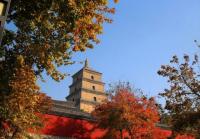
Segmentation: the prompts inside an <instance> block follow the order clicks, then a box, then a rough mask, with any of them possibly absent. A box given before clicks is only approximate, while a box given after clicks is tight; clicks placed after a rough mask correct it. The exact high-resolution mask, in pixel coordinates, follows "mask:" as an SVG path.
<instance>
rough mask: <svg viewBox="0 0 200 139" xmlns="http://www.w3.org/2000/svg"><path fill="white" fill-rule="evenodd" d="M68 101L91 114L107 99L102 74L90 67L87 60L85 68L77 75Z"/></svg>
mask: <svg viewBox="0 0 200 139" xmlns="http://www.w3.org/2000/svg"><path fill="white" fill-rule="evenodd" d="M72 78H73V81H72V84H71V85H70V86H69V88H70V92H69V95H68V96H67V97H66V99H67V101H71V102H74V103H75V107H77V108H79V109H80V110H81V111H84V112H87V113H90V112H91V111H93V110H94V107H95V106H96V105H98V104H100V103H102V102H103V101H105V100H106V99H107V96H106V93H105V91H104V83H103V82H102V73H100V72H97V71H95V70H93V69H92V68H90V67H89V63H88V60H87V59H86V61H85V65H84V67H83V68H82V69H81V70H80V71H78V72H77V73H75V74H74V75H73V76H72Z"/></svg>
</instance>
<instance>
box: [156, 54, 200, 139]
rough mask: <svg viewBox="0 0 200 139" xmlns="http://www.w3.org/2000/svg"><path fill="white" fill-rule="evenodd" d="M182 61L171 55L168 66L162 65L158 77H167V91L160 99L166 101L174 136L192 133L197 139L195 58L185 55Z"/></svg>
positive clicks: (199, 105)
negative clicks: (162, 98)
mask: <svg viewBox="0 0 200 139" xmlns="http://www.w3.org/2000/svg"><path fill="white" fill-rule="evenodd" d="M183 59H184V61H183V62H181V61H180V60H179V58H178V57H177V56H173V58H172V60H171V61H170V65H162V66H161V69H160V70H159V71H158V74H159V75H161V76H163V77H165V78H167V79H168V83H169V88H168V89H165V90H164V92H163V93H160V95H161V96H163V97H165V99H166V106H165V108H166V110H168V112H169V114H170V117H171V118H170V119H171V120H170V121H171V122H170V123H171V126H172V130H173V131H174V132H173V133H174V134H173V135H172V137H173V136H175V135H176V134H177V133H178V134H192V135H193V136H195V137H196V138H200V78H199V77H200V71H199V63H198V56H197V55H195V56H194V58H193V59H190V57H189V56H188V55H184V57H183Z"/></svg>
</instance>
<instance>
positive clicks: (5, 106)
mask: <svg viewBox="0 0 200 139" xmlns="http://www.w3.org/2000/svg"><path fill="white" fill-rule="evenodd" d="M21 60H22V59H19V61H21ZM19 61H18V62H19ZM20 63H21V64H18V67H16V68H15V69H13V70H14V74H13V76H12V77H10V80H9V89H10V90H9V94H0V95H1V97H0V99H1V100H0V137H4V138H11V139H12V138H13V139H18V138H19V139H21V138H22V137H23V136H25V135H26V133H27V130H28V129H30V128H32V129H36V128H39V127H41V126H42V120H44V119H43V118H42V116H41V114H43V113H45V112H47V111H48V109H49V108H50V105H51V99H50V98H49V97H47V96H46V95H45V94H43V93H41V92H39V87H38V86H37V85H36V76H35V74H34V72H33V70H32V69H31V68H30V67H28V66H27V65H24V63H23V61H21V62H20ZM9 136H10V137H9Z"/></svg>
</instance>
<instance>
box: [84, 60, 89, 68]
mask: <svg viewBox="0 0 200 139" xmlns="http://www.w3.org/2000/svg"><path fill="white" fill-rule="evenodd" d="M84 67H85V68H89V62H88V59H87V58H86V60H85V66H84Z"/></svg>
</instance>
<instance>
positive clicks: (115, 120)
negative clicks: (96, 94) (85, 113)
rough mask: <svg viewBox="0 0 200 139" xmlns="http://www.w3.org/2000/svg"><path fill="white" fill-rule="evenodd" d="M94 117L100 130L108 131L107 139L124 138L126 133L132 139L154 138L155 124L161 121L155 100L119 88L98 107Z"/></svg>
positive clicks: (128, 88)
mask: <svg viewBox="0 0 200 139" xmlns="http://www.w3.org/2000/svg"><path fill="white" fill-rule="evenodd" d="M92 114H93V116H94V117H95V118H96V119H97V122H98V126H99V127H100V128H104V129H107V130H108V132H107V134H106V135H105V138H106V137H108V136H109V137H108V138H118V137H121V138H123V134H124V133H128V134H127V136H129V137H131V138H132V139H136V138H154V135H153V132H154V129H155V123H156V122H158V120H159V115H158V110H157V106H156V104H155V101H154V99H153V98H150V99H147V98H146V97H144V96H141V97H138V96H136V95H135V94H134V92H132V91H131V90H130V87H125V88H124V87H123V88H121V87H119V86H118V87H117V88H116V89H115V91H114V95H112V96H111V98H110V99H109V100H108V101H106V102H105V103H103V104H101V105H98V106H97V107H96V108H95V110H94V112H93V113H92Z"/></svg>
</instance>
